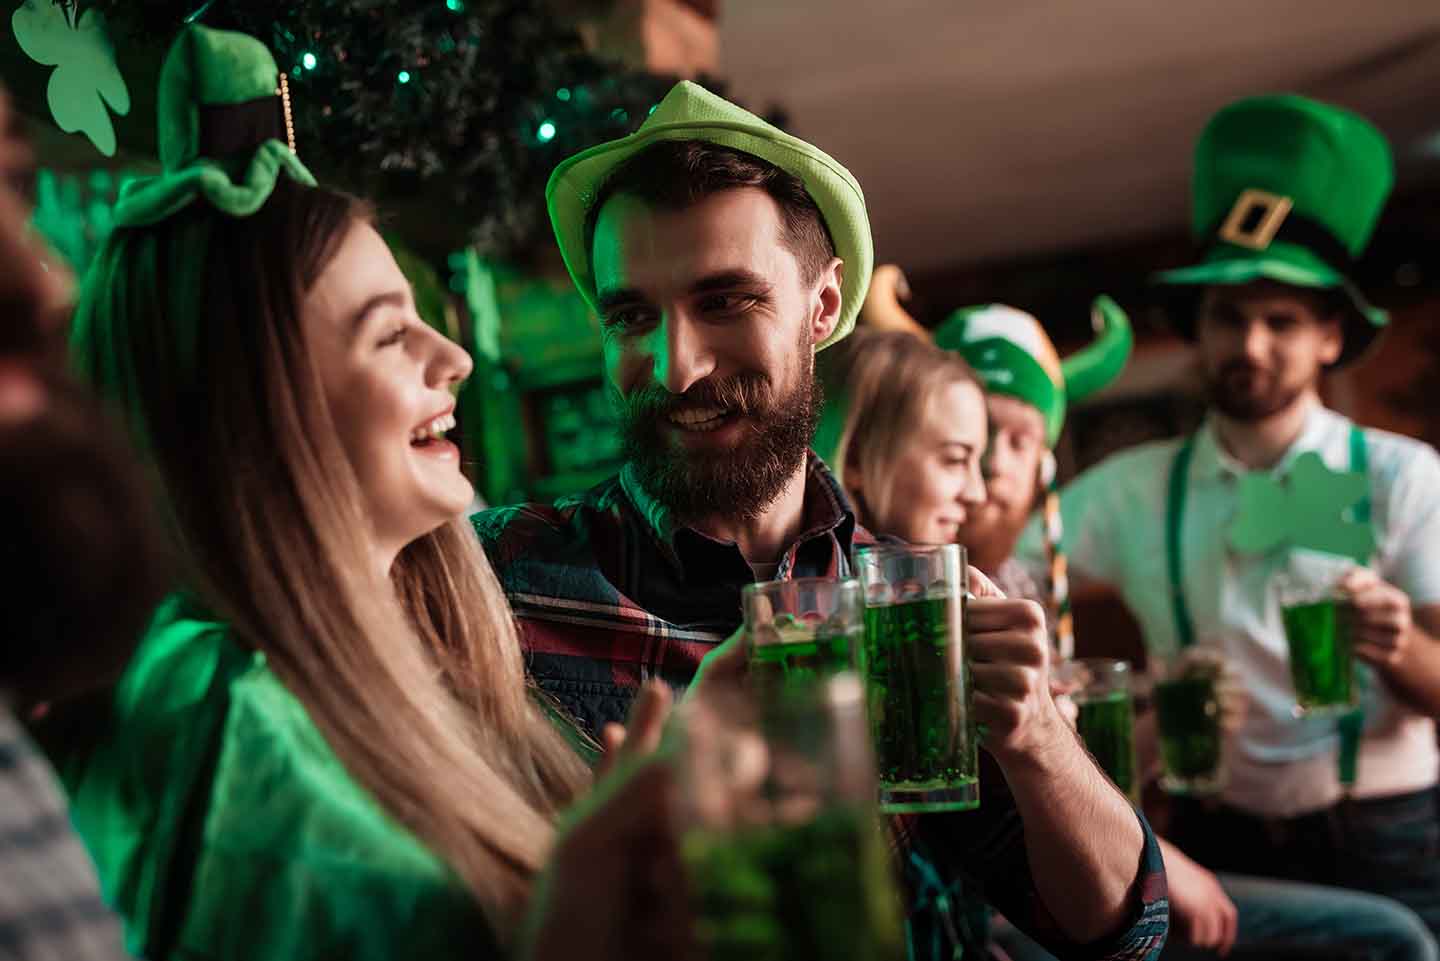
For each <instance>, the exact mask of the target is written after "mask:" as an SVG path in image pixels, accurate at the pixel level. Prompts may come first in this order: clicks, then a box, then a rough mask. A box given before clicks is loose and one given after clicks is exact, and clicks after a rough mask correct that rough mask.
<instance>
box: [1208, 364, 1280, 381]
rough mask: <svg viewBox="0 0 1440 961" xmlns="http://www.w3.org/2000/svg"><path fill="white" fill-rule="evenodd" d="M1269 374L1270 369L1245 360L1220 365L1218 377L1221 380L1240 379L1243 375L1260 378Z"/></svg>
mask: <svg viewBox="0 0 1440 961" xmlns="http://www.w3.org/2000/svg"><path fill="white" fill-rule="evenodd" d="M1269 373H1270V369H1269V368H1268V367H1261V366H1259V365H1258V364H1252V363H1250V362H1249V361H1247V360H1232V361H1228V362H1226V363H1225V364H1222V365H1221V367H1220V377H1221V378H1222V379H1229V378H1231V377H1240V376H1243V375H1249V376H1251V377H1261V376H1264V375H1266V374H1269Z"/></svg>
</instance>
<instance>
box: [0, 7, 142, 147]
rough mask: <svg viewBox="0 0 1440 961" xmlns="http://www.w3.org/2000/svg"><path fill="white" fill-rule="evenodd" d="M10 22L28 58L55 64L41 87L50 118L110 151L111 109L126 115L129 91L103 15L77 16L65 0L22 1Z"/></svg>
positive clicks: (112, 136) (112, 137) (112, 142)
mask: <svg viewBox="0 0 1440 961" xmlns="http://www.w3.org/2000/svg"><path fill="white" fill-rule="evenodd" d="M11 25H12V26H13V27H14V29H15V39H16V40H17V41H19V43H20V48H21V49H22V50H24V51H25V53H26V55H28V56H29V57H30V59H32V60H34V61H36V62H38V63H42V64H45V65H46V66H53V67H55V72H54V73H52V74H50V85H49V87H48V89H47V91H46V99H47V100H48V101H49V104H50V113H51V114H52V115H54V117H55V123H56V124H58V125H59V127H60V129H61V130H63V131H65V132H66V133H74V132H75V131H77V130H78V131H81V132H82V133H84V134H85V136H87V137H89V138H90V142H91V143H93V144H94V145H95V148H96V149H97V150H99V151H100V152H101V153H102V154H104V155H105V156H107V157H113V156H115V125H114V124H113V123H112V122H111V120H110V111H111V110H113V111H115V113H117V114H119V115H120V116H122V117H123V116H124V115H126V114H128V113H129V112H130V91H129V89H128V88H127V87H126V86H125V78H124V77H122V76H120V68H119V67H117V66H116V65H115V48H114V46H112V45H111V43H110V35H109V34H108V33H107V32H106V30H105V15H104V14H102V13H101V12H100V11H98V10H86V11H85V12H84V13H83V14H79V15H77V14H76V11H75V5H74V4H73V3H69V2H67V3H60V2H57V0H25V2H24V3H22V4H21V5H20V7H19V8H18V9H17V10H16V11H15V15H14V16H13V17H12V18H11ZM107 104H108V106H109V109H106V107H107Z"/></svg>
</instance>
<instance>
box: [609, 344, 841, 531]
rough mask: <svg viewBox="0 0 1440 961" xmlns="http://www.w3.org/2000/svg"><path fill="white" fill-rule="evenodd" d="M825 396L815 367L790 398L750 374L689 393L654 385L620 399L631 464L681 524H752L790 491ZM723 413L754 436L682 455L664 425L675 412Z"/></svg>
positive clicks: (808, 368) (766, 380) (622, 428)
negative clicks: (723, 520) (740, 420)
mask: <svg viewBox="0 0 1440 961" xmlns="http://www.w3.org/2000/svg"><path fill="white" fill-rule="evenodd" d="M822 401H823V394H822V391H821V387H820V381H819V379H818V378H817V377H816V376H815V371H814V367H813V365H806V366H805V368H804V369H803V370H802V376H801V378H800V382H799V383H798V384H797V385H796V386H795V389H794V390H792V391H791V392H790V393H789V394H788V395H786V396H784V397H775V396H774V393H773V390H772V389H771V386H770V379H769V378H768V377H766V376H765V375H763V374H758V373H753V372H752V373H745V374H739V375H737V376H735V377H728V378H725V379H724V380H703V381H701V382H700V383H698V384H695V385H694V386H693V387H691V388H690V389H689V390H687V391H686V392H685V393H684V394H671V393H670V392H669V391H667V390H665V389H664V388H663V387H659V386H656V385H652V386H650V387H646V388H643V389H641V390H638V391H636V392H635V393H633V394H631V395H630V396H628V397H625V398H621V399H619V400H618V408H617V409H618V411H619V414H620V431H621V439H622V441H623V450H624V454H625V459H626V461H628V462H629V463H630V464H631V465H632V467H633V468H634V470H635V472H636V475H637V477H638V479H639V481H640V485H641V486H642V487H644V489H645V491H646V493H648V494H649V495H650V496H651V497H653V498H655V499H656V500H657V501H659V502H660V503H661V504H663V505H664V506H665V507H667V508H669V509H670V510H671V511H673V512H674V513H675V515H676V517H677V518H678V519H680V520H681V521H682V522H686V523H688V522H693V521H695V520H698V519H700V518H702V517H707V516H723V517H729V518H739V519H743V520H751V519H753V518H756V517H758V516H760V514H762V513H763V512H764V511H765V509H766V508H767V507H769V506H770V505H771V504H773V503H774V502H775V499H776V498H777V497H779V496H780V494H781V492H782V491H783V490H784V489H785V484H786V483H787V482H788V481H789V480H790V479H791V478H792V477H793V476H794V475H795V472H796V471H797V470H799V469H800V467H801V465H802V464H803V463H804V461H805V455H806V452H807V451H808V450H809V448H810V440H811V438H812V437H814V436H815V427H816V425H817V424H818V423H819V421H820V409H821V406H822ZM705 407H714V408H723V409H727V410H731V411H734V412H736V413H738V414H739V415H741V416H743V417H745V418H746V420H747V424H746V426H747V428H748V429H749V435H748V437H746V439H744V440H742V441H741V442H740V443H739V444H737V445H736V446H735V447H733V448H729V449H724V450H713V451H694V450H683V449H681V450H676V449H675V448H674V447H672V446H670V445H669V444H668V443H667V442H666V439H665V436H664V433H663V428H662V426H661V425H662V424H663V423H665V419H666V417H667V416H668V415H669V414H670V413H671V412H672V411H675V410H683V409H687V408H689V409H695V408H705Z"/></svg>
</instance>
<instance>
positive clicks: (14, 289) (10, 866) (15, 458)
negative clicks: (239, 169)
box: [0, 91, 164, 961]
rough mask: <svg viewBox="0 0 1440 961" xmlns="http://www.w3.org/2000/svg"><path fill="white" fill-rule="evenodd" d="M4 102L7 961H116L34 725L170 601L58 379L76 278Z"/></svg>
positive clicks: (125, 468)
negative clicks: (36, 226) (42, 224)
mask: <svg viewBox="0 0 1440 961" xmlns="http://www.w3.org/2000/svg"><path fill="white" fill-rule="evenodd" d="M17 123H18V121H17V119H16V117H15V116H14V114H13V113H12V112H11V108H10V104H9V101H8V99H7V98H6V97H5V96H4V94H3V91H0V265H3V266H0V317H3V319H0V504H3V505H4V519H3V522H0V527H3V529H4V531H5V536H4V537H3V538H0V557H3V561H0V571H3V572H4V582H5V594H4V597H3V599H0V637H3V638H4V641H3V644H0V958H4V959H6V961H51V959H67V961H70V959H73V961H116V959H121V958H124V957H126V955H125V952H124V948H123V939H122V937H121V928H120V923H119V919H118V918H117V917H115V916H114V915H113V914H112V913H111V912H110V911H109V909H108V908H107V907H106V906H105V903H104V901H103V900H102V899H101V895H100V888H99V883H98V879H97V877H96V873H95V866H94V864H93V862H92V861H91V860H90V857H89V855H88V853H87V852H86V851H85V848H84V846H83V845H82V843H81V841H80V839H79V838H78V837H77V836H76V835H75V833H74V831H73V830H71V828H70V826H69V825H70V818H69V812H68V810H67V808H66V802H65V800H64V798H63V796H62V793H61V790H60V786H59V785H58V784H57V783H56V781H55V777H54V774H53V772H52V771H51V770H50V767H49V765H48V764H47V763H46V762H45V760H44V758H43V757H42V755H41V754H40V752H39V750H38V749H37V747H36V746H35V744H34V743H33V742H32V740H31V735H30V733H29V732H28V731H27V730H26V728H25V725H24V723H23V721H24V720H25V719H26V718H29V717H32V716H34V715H36V714H39V713H43V712H44V711H45V710H47V709H48V708H49V706H50V705H52V704H55V703H66V702H70V701H72V700H74V699H76V698H82V697H84V696H86V695H87V694H89V693H90V692H92V691H94V690H96V689H98V688H100V687H102V686H103V685H105V684H106V683H108V682H110V681H112V680H113V679H114V678H115V677H116V676H117V675H118V674H119V672H120V670H121V668H122V667H123V665H124V663H125V660H126V658H128V656H129V654H130V651H131V650H133V648H134V646H135V643H136V642H137V641H138V639H139V637H140V634H141V632H142V631H143V629H144V626H145V622H146V620H147V619H148V617H149V615H150V612H151V609H152V608H153V605H154V604H155V602H156V601H157V600H158V599H159V597H160V593H161V591H162V590H163V588H164V576H163V572H164V564H163V555H162V550H161V539H160V536H159V533H158V529H157V528H156V527H155V526H154V525H153V524H152V523H151V517H150V515H149V512H148V511H147V510H146V500H145V495H144V490H143V486H142V484H141V482H140V478H139V472H138V470H137V468H136V466H135V464H134V463H133V462H132V460H131V458H130V456H129V452H128V451H127V450H125V449H124V446H123V445H122V444H121V443H120V442H119V440H118V435H116V434H115V433H113V432H112V431H111V430H109V428H108V424H107V420H106V418H105V416H104V415H103V414H102V412H101V411H100V408H99V405H98V404H96V403H94V402H93V401H92V400H91V398H90V397H89V395H88V394H87V393H86V392H84V391H83V390H81V389H80V388H79V387H78V386H77V385H76V384H75V383H73V382H72V381H71V380H70V378H69V377H67V376H66V375H65V373H64V372H63V371H62V370H61V369H60V364H59V352H58V351H59V331H60V325H61V323H62V321H63V312H64V309H65V306H66V304H67V303H68V300H69V296H70V290H71V284H70V277H69V274H68V272H67V271H66V270H65V269H64V267H63V266H62V265H61V264H60V262H59V261H57V260H55V259H54V257H53V255H52V254H51V253H50V252H49V251H48V250H46V248H45V245H44V244H43V243H42V242H41V241H40V240H39V238H38V237H37V236H36V235H35V234H34V233H33V231H32V230H31V229H30V226H29V219H30V215H31V210H30V205H29V202H28V200H27V195H26V192H25V189H24V188H25V186H26V183H27V181H28V180H29V178H30V176H31V174H32V172H33V157H32V156H31V153H30V150H29V147H28V145H27V144H26V143H25V141H24V140H23V138H22V137H21V136H20V134H19V131H18V129H17Z"/></svg>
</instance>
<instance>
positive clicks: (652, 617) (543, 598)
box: [475, 83, 1167, 958]
mask: <svg viewBox="0 0 1440 961" xmlns="http://www.w3.org/2000/svg"><path fill="white" fill-rule="evenodd" d="M547 198H548V201H549V209H550V216H551V220H552V223H553V225H554V228H555V236H556V240H557V242H558V244H559V246H560V251H561V253H562V254H563V256H564V259H565V264H566V266H567V267H568V269H569V271H570V275H571V277H572V279H573V280H574V282H575V285H576V287H577V288H578V289H579V291H580V293H581V294H582V295H583V296H584V297H585V298H586V299H587V301H589V303H590V304H591V306H592V307H593V308H594V310H595V312H596V314H597V315H598V317H599V319H600V325H601V331H602V338H603V344H604V359H605V372H604V373H605V377H606V381H607V383H608V385H609V387H610V389H611V391H612V392H613V395H614V397H615V400H616V402H617V405H618V410H619V413H620V415H621V420H622V430H623V435H624V445H625V446H624V449H625V453H626V462H625V465H624V467H623V469H622V470H621V471H620V473H619V474H618V475H617V476H616V477H614V478H611V479H610V480H607V481H605V482H603V483H601V484H600V485H599V486H597V487H595V488H593V489H592V490H590V491H588V492H585V493H582V494H578V495H577V496H574V497H569V498H566V499H563V500H561V501H559V502H557V503H556V504H553V505H549V504H529V505H523V506H520V507H512V508H500V509H496V510H493V511H488V512H484V513H481V514H478V515H476V517H475V527H476V530H477V531H478V532H479V534H480V537H481V540H482V542H483V543H484V545H485V548H486V551H487V552H488V554H489V556H490V558H491V561H492V563H493V564H494V566H495V568H496V572H497V574H498V575H499V577H500V580H501V583H502V585H503V586H504V588H505V590H506V592H507V593H508V595H509V597H510V599H511V602H512V604H513V605H514V608H515V613H516V615H517V617H518V618H519V621H520V624H521V627H522V633H523V636H524V639H525V642H526V644H527V645H528V648H529V653H530V668H531V672H532V674H533V676H534V677H535V679H536V681H537V683H538V684H539V685H540V687H541V688H543V689H544V690H546V691H547V692H549V693H550V694H552V695H553V696H554V697H555V698H556V699H557V700H559V701H560V703H561V704H563V705H564V706H565V707H566V708H567V709H568V710H569V711H570V712H571V713H572V714H573V715H574V716H575V717H576V718H578V719H579V720H580V721H581V722H582V723H585V724H586V725H588V726H589V728H590V730H591V731H592V733H593V734H594V735H595V736H596V737H597V738H601V739H602V740H603V741H604V742H605V744H606V745H607V747H610V748H612V749H615V748H618V747H619V746H620V745H619V740H620V736H621V732H620V731H619V729H618V727H617V724H618V722H621V721H623V720H624V719H625V717H626V714H627V712H628V711H629V709H630V706H631V703H632V701H634V700H635V699H636V696H637V691H638V690H639V689H640V686H641V682H642V681H646V680H649V679H656V680H658V681H663V682H665V683H667V684H669V685H670V686H672V687H674V688H684V687H686V686H687V685H689V684H690V683H692V681H694V680H696V678H697V672H701V668H702V661H704V670H703V676H704V677H705V678H706V682H707V683H711V682H712V681H713V682H716V683H719V682H721V681H722V680H724V679H726V678H731V677H734V676H736V675H738V674H740V673H741V672H742V671H743V663H744V654H743V642H742V639H741V637H740V635H739V626H740V591H741V589H742V588H743V587H744V586H745V585H746V584H748V583H751V582H754V581H757V580H761V581H763V580H770V579H777V578H778V579H789V578H793V577H801V576H830V577H834V576H842V575H846V574H848V573H849V570H850V566H849V565H850V562H849V555H850V551H851V549H852V548H853V547H856V546H860V545H864V544H868V543H873V542H874V540H873V538H872V537H871V536H870V535H869V534H868V533H867V532H865V531H864V530H863V529H861V528H859V527H858V525H857V524H856V521H855V515H854V511H853V510H852V508H851V506H850V505H849V503H848V502H847V500H846V498H845V495H844V493H843V492H842V490H841V489H840V487H839V485H838V484H837V483H836V481H835V479H834V478H833V477H832V476H831V474H830V472H829V471H828V470H827V469H826V467H825V465H824V464H823V463H821V461H820V460H819V459H818V458H816V457H815V456H814V455H813V454H811V453H810V451H809V442H810V438H811V437H812V435H813V432H814V428H815V422H816V419H817V417H818V416H819V411H820V400H821V398H820V393H819V389H818V386H817V382H816V378H815V370H814V354H815V352H816V351H817V350H820V349H823V348H825V347H826V346H828V345H830V344H832V343H834V342H836V341H837V340H839V339H840V338H842V337H844V336H845V335H846V334H847V333H848V332H849V331H850V329H851V327H852V326H853V324H854V321H855V317H856V314H857V313H858V312H859V309H860V305H861V302H862V300H863V299H864V295H865V290H866V287H867V285H868V283H869V278H870V272H871V264H872V250H871V239H870V228H869V221H868V217H867V215H866V209H865V201H864V195H863V194H862V193H861V190H860V186H859V184H858V183H856V181H855V179H854V177H853V176H851V174H850V173H849V171H847V170H846V169H845V168H844V167H843V166H841V165H840V164H839V163H838V162H836V161H835V160H834V159H833V158H831V157H830V156H828V155H827V154H825V153H824V152H823V151H821V150H819V149H817V148H816V147H814V146H812V145H810V144H808V143H805V142H804V141H801V140H799V139H797V138H795V137H792V136H790V135H788V134H785V133H783V132H781V131H780V130H777V129H776V128H774V127H773V126H771V125H769V124H767V123H765V122H764V121H762V120H760V119H759V118H758V117H755V116H753V115H752V114H749V113H747V112H745V111H744V110H741V109H739V108H738V107H736V106H734V105H733V104H730V103H727V102H726V101H724V100H722V99H720V98H719V97H716V96H714V95H713V94H710V93H709V92H707V91H705V90H704V89H702V88H700V87H698V86H696V85H694V84H691V83H680V84H678V85H677V86H676V87H675V88H674V89H672V90H671V91H670V93H669V94H668V95H667V96H666V98H665V99H664V101H663V102H661V103H660V104H659V105H658V107H657V108H656V110H655V111H654V112H653V113H652V114H651V115H650V117H649V118H648V119H647V120H646V121H645V123H644V124H643V125H642V126H641V127H640V128H639V130H637V131H636V132H635V133H634V134H632V135H631V136H629V137H625V138H623V139H621V140H618V141H614V142H611V143H607V144H602V145H600V146H598V147H595V148H593V149H591V150H588V151H585V152H584V153H581V154H579V155H577V156H575V157H571V158H570V159H569V160H566V161H565V162H564V163H562V164H561V165H560V166H559V167H558V168H557V169H556V170H555V173H554V175H553V176H552V177H551V180H550V184H549V188H548V190H547ZM972 583H974V584H976V585H978V590H977V593H981V594H990V595H992V596H989V597H981V598H979V599H977V600H975V601H973V602H971V604H970V608H969V621H968V623H967V627H968V628H969V629H970V633H969V634H968V637H967V642H968V643H969V645H970V649H971V652H972V654H973V655H974V656H976V657H977V658H978V659H980V660H983V661H985V662H986V663H985V664H984V665H983V667H982V666H980V665H977V668H976V670H977V672H978V674H977V680H976V686H977V688H978V689H980V690H981V691H982V692H983V693H981V694H978V695H977V698H978V699H979V701H983V702H984V706H983V708H981V709H980V711H979V713H980V714H982V715H983V716H982V718H981V719H982V720H983V721H984V722H985V723H986V724H987V725H988V733H987V736H986V739H985V745H986V747H987V749H988V754H986V755H985V757H986V758H987V760H986V761H983V762H982V767H984V768H985V769H984V770H982V771H981V777H980V780H981V785H982V788H981V790H982V792H983V794H984V797H983V800H982V803H981V806H980V809H979V810H978V811H976V812H967V813H964V814H959V815H939V814H928V815H922V816H917V817H916V818H915V819H914V820H911V821H907V822H905V823H904V824H900V823H897V824H896V825H895V833H896V839H897V844H898V845H899V846H900V848H901V850H903V851H904V852H905V856H904V857H903V858H902V861H903V863H904V864H905V866H906V870H907V886H908V888H909V894H910V905H911V907H910V936H911V944H912V948H913V949H914V955H912V956H916V957H953V956H954V952H955V951H956V950H957V948H962V947H971V948H975V949H978V948H980V947H981V946H982V942H983V935H977V934H976V933H975V932H972V931H970V930H969V928H968V927H967V926H966V925H964V924H957V923H956V920H955V915H952V909H953V908H956V907H959V906H960V902H962V901H965V900H966V896H968V895H970V894H971V892H972V891H974V890H975V889H974V888H971V889H970V890H969V891H962V890H960V888H961V886H962V885H963V884H965V883H969V884H971V885H973V884H975V883H976V882H977V881H978V882H980V883H981V884H983V887H984V890H985V894H986V896H987V897H989V898H990V899H992V900H993V901H994V902H996V903H997V904H999V905H1000V907H1001V908H1002V910H1004V911H1005V913H1006V914H1007V915H1011V916H1012V917H1013V918H1014V919H1015V920H1016V921H1017V922H1018V923H1020V924H1022V925H1023V926H1025V927H1027V928H1028V929H1029V930H1030V931H1031V932H1032V933H1033V934H1035V935H1036V937H1037V938H1038V939H1039V940H1041V941H1043V942H1045V943H1047V944H1048V945H1052V946H1053V947H1054V948H1055V949H1056V950H1057V952H1059V953H1063V954H1068V955H1074V954H1075V953H1076V952H1077V951H1078V952H1080V953H1082V954H1083V955H1084V956H1086V957H1097V958H1099V957H1115V958H1119V957H1126V958H1140V957H1147V956H1149V955H1150V954H1152V953H1154V952H1156V951H1158V950H1159V947H1160V944H1161V942H1162V941H1163V938H1164V931H1165V928H1166V917H1167V906H1166V901H1165V897H1164V880H1163V868H1162V867H1161V865H1160V864H1159V859H1158V853H1157V849H1156V848H1155V846H1154V841H1153V835H1152V834H1151V833H1150V832H1149V830H1148V828H1147V827H1146V826H1145V824H1144V821H1143V819H1142V818H1139V817H1137V815H1136V813H1135V812H1134V810H1133V809H1132V808H1131V807H1130V806H1129V805H1128V804H1127V803H1126V802H1125V800H1124V799H1123V798H1122V797H1121V796H1120V795H1119V793H1118V792H1116V791H1115V790H1114V788H1113V787H1111V786H1110V785H1109V784H1108V783H1107V782H1106V781H1105V779H1104V777H1103V776H1102V775H1101V774H1100V772H1099V771H1098V770H1097V769H1096V768H1095V766H1094V764H1093V762H1092V761H1091V760H1090V759H1089V758H1088V756H1086V755H1085V753H1084V751H1083V750H1082V749H1081V748H1080V747H1079V745H1078V743H1077V741H1076V739H1075V738H1074V736H1073V734H1072V733H1071V732H1070V731H1069V730H1068V729H1067V728H1066V724H1065V721H1064V719H1063V718H1062V717H1061V716H1060V714H1059V711H1058V709H1057V708H1056V707H1055V705H1054V703H1053V701H1052V700H1051V698H1050V693H1049V689H1048V686H1047V684H1046V679H1045V675H1044V670H1043V665H1044V653H1045V645H1046V643H1047V639H1046V636H1045V632H1044V619H1043V615H1042V613H1041V611H1040V609H1039V607H1038V606H1037V605H1035V604H1033V603H1031V602H1028V601H1021V600H1010V599H1007V598H1004V597H1003V596H1000V595H999V592H998V591H997V590H994V589H993V587H992V586H991V585H989V584H988V582H986V581H985V580H984V578H983V576H981V575H979V574H978V572H977V573H976V574H975V575H974V580H973V581H972ZM981 676H983V677H984V680H983V681H982V680H981ZM646 696H647V698H648V695H646ZM647 703H648V701H647ZM982 753H983V752H982ZM991 760H993V762H995V763H993V764H992V763H989V762H990V761H991ZM1082 812H1083V815H1082ZM961 878H968V879H969V881H968V882H962V881H961V880H960V879H961ZM957 895H958V896H957ZM957 942H959V943H957ZM1082 946H1083V947H1082Z"/></svg>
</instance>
